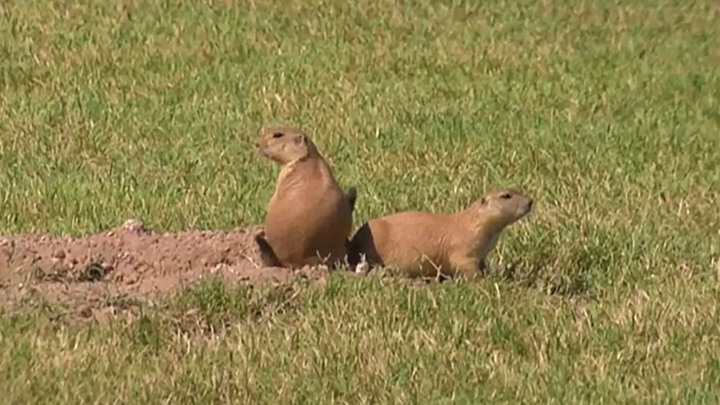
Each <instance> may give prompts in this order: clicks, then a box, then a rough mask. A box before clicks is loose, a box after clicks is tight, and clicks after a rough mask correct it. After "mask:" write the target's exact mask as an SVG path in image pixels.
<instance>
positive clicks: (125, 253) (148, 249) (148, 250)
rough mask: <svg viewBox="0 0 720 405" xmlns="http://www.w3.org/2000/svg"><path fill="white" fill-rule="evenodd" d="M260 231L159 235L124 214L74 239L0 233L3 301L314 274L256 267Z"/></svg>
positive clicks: (137, 293)
mask: <svg viewBox="0 0 720 405" xmlns="http://www.w3.org/2000/svg"><path fill="white" fill-rule="evenodd" d="M261 229H262V228H261V227H258V226H256V227H251V228H245V229H233V230H229V231H184V232H177V233H162V234H159V233H155V232H153V231H152V230H149V229H147V228H146V227H145V226H144V225H143V224H142V223H141V222H139V221H136V220H128V221H126V222H125V223H124V224H123V225H122V226H120V227H118V228H115V229H111V230H109V231H106V232H102V233H99V234H93V235H87V236H83V237H78V238H73V237H69V236H64V237H52V236H49V235H43V234H19V235H12V236H6V237H0V306H2V305H3V304H6V303H7V302H6V301H11V300H12V297H17V296H18V293H22V292H26V293H27V292H28V291H31V292H32V293H33V294H37V293H39V294H40V295H42V296H45V297H48V298H50V299H60V300H61V301H68V300H71V301H77V299H78V298H82V301H83V302H85V303H87V302H91V301H93V300H95V301H103V302H105V301H107V297H112V296H129V297H137V298H149V297H151V296H154V295H156V294H158V293H159V294H162V293H170V292H173V291H176V290H177V289H178V288H179V287H181V286H183V285H186V284H188V283H192V282H196V281H198V280H200V279H202V278H203V277H206V276H208V275H214V276H220V277H223V278H224V279H226V280H228V281H238V282H246V283H251V284H257V283H262V282H266V281H273V280H276V281H287V280H290V279H292V278H293V277H296V276H297V275H298V274H303V275H305V276H308V275H309V276H310V277H312V275H313V274H315V273H318V272H319V270H312V269H303V270H298V271H293V270H290V269H282V268H269V267H261V266H260V265H259V263H260V261H259V254H258V251H257V248H256V247H255V243H254V241H253V237H254V235H255V234H257V233H258V232H260V231H261ZM21 295H22V294H21ZM101 296H103V297H105V298H103V299H99V298H98V297H101Z"/></svg>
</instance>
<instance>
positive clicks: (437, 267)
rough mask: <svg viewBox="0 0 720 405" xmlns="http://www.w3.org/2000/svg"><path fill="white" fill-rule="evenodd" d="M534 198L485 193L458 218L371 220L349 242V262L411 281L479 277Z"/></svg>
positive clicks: (417, 215)
mask: <svg viewBox="0 0 720 405" xmlns="http://www.w3.org/2000/svg"><path fill="white" fill-rule="evenodd" d="M532 206H533V199H532V198H530V197H528V196H526V195H523V194H522V193H520V192H519V191H516V190H511V189H507V190H499V191H494V192H491V193H487V194H486V195H484V196H483V197H481V198H480V199H478V200H476V201H475V202H473V203H472V204H471V205H470V206H469V207H468V208H466V209H464V210H462V211H461V212H458V213H456V214H435V213H429V212H402V213H397V214H392V215H388V216H385V217H382V218H376V219H373V220H371V221H369V222H367V223H365V224H363V226H361V227H360V229H358V231H357V232H356V233H355V235H354V236H353V237H352V239H351V241H350V243H349V248H348V249H349V254H348V255H349V260H348V261H349V263H350V266H351V267H355V266H357V265H358V263H359V262H360V261H361V259H362V258H363V257H364V259H365V260H366V262H367V264H368V265H370V266H377V265H380V266H386V267H391V268H395V269H397V270H400V271H401V272H402V273H405V274H407V275H408V276H410V277H438V276H448V277H452V276H456V275H458V274H464V275H465V276H467V277H469V278H474V277H477V276H480V275H481V274H482V273H483V272H484V271H485V268H486V262H485V260H486V257H487V255H488V254H489V253H490V252H491V251H492V250H493V249H494V248H495V246H496V245H497V242H498V239H499V238H500V235H501V234H502V231H503V230H504V229H505V228H506V227H508V226H509V225H511V224H513V223H515V222H516V221H518V220H520V219H522V218H523V217H525V216H526V215H527V214H528V213H530V211H531V210H532Z"/></svg>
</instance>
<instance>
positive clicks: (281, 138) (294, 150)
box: [255, 127, 318, 165]
mask: <svg viewBox="0 0 720 405" xmlns="http://www.w3.org/2000/svg"><path fill="white" fill-rule="evenodd" d="M255 147H256V148H257V149H258V151H259V152H260V154H262V155H263V156H265V157H267V158H269V159H271V160H273V161H275V162H276V163H278V164H280V165H285V164H288V163H290V162H293V161H296V160H302V159H307V158H311V157H316V156H318V151H317V148H316V147H315V144H314V143H313V141H312V140H311V139H310V137H308V136H307V135H306V134H305V133H304V132H303V131H302V130H301V129H299V128H293V127H273V128H263V129H262V130H261V131H260V136H259V137H258V140H257V142H255Z"/></svg>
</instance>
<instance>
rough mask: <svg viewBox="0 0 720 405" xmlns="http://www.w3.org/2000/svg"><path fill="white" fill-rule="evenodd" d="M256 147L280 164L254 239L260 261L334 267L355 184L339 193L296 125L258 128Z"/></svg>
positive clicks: (347, 225)
mask: <svg viewBox="0 0 720 405" xmlns="http://www.w3.org/2000/svg"><path fill="white" fill-rule="evenodd" d="M256 147H257V149H258V151H259V153H260V154H261V155H263V156H265V157H267V158H268V159H270V160H272V161H274V162H275V163H277V164H278V165H279V166H280V174H279V175H278V178H277V182H276V187H275V193H274V194H273V196H272V198H271V199H270V203H269V205H268V210H267V215H266V217H265V231H264V232H263V233H262V234H259V235H256V237H255V241H256V243H257V246H258V249H259V250H260V257H261V259H262V261H263V264H264V265H266V266H277V267H302V266H304V265H311V266H312V265H317V264H323V263H324V264H327V265H328V266H330V267H334V266H335V265H337V264H338V262H342V261H344V260H345V257H346V244H347V242H348V238H349V236H350V231H351V228H352V212H353V209H354V206H355V200H356V198H357V192H356V190H355V188H354V187H351V188H350V189H349V190H348V192H347V194H343V192H342V190H341V189H340V187H339V186H338V184H337V181H336V180H335V177H334V176H333V173H332V170H331V169H330V167H329V165H328V164H327V162H326V161H325V160H324V159H323V158H322V156H321V155H320V153H319V152H318V150H317V147H316V146H315V144H314V143H313V141H312V140H311V139H310V137H308V136H307V135H306V134H305V133H303V131H301V130H300V129H298V128H291V127H275V128H267V129H263V130H262V131H261V133H260V137H259V138H258V140H257V142H256Z"/></svg>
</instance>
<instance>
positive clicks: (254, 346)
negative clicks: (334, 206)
mask: <svg viewBox="0 0 720 405" xmlns="http://www.w3.org/2000/svg"><path fill="white" fill-rule="evenodd" d="M718 27H720V6H718V3H717V2H714V1H710V0H706V1H700V0H692V1H685V2H683V1H679V0H668V1H659V0H657V1H640V0H627V1H605V0H602V1H597V2H588V1H577V2H571V1H569V0H566V1H528V0H518V1H515V2H509V1H504V0H491V1H485V2H480V1H477V2H473V1H469V0H466V1H462V0H448V1H444V2H441V1H431V0H419V1H415V2H410V1H400V0H395V1H393V0H388V1H380V0H368V1H359V2H356V3H352V2H343V1H339V0H325V1H323V2H318V1H316V2H310V1H305V2H300V1H289V2H279V1H270V0H253V1H249V2H233V1H217V2H212V1H208V2H189V1H187V2H179V1H154V0H150V1H144V2H139V1H130V0H126V1H122V0H111V1H99V0H76V1H72V0H67V1H58V2H51V3H38V2H30V1H27V0H19V1H13V2H4V3H2V5H0V233H4V234H7V233H15V232H28V231H41V232H51V233H53V234H62V233H70V234H84V233H88V232H96V231H99V230H104V229H107V228H109V227H115V226H118V225H120V224H121V223H122V222H123V221H125V220H126V219H128V218H138V219H141V220H143V221H144V222H145V223H146V224H148V225H149V226H150V227H152V228H155V229H159V230H168V231H172V230H180V229H188V228H203V229H228V228H232V227H236V226H245V225H250V224H256V223H261V222H262V220H263V216H264V208H265V204H266V203H267V201H268V200H269V198H270V195H271V193H272V191H273V186H272V183H273V181H274V177H275V175H276V173H277V171H276V168H274V167H273V166H272V165H271V164H270V163H269V162H268V161H263V160H262V159H260V158H259V157H258V156H257V155H256V154H255V153H254V151H253V148H252V143H253V140H254V138H255V136H256V135H257V132H258V130H259V128H260V127H261V126H264V125H273V124H291V125H297V126H301V127H303V128H304V129H306V130H307V131H308V133H310V134H311V136H313V138H314V139H315V141H316V143H317V144H318V146H319V148H320V149H321V152H322V153H323V154H324V155H325V156H326V157H327V158H328V160H330V161H331V163H332V164H333V166H334V168H335V172H336V176H337V177H338V179H339V181H340V182H341V183H342V185H343V187H347V186H349V185H355V186H356V187H357V188H358V192H359V198H358V203H357V208H356V216H355V222H356V225H359V224H360V223H361V222H363V221H365V220H367V219H369V218H372V217H376V216H380V215H384V214H387V213H391V212H395V211H402V210H409V209H417V210H427V211H448V212H449V211H454V210H458V209H460V208H461V207H463V206H465V205H467V204H469V203H470V202H471V201H472V200H473V199H475V198H477V197H478V196H479V195H480V194H482V193H483V192H484V191H486V190H489V189H493V188H505V187H513V188H518V189H522V190H523V191H525V192H526V193H528V194H530V195H532V196H533V197H535V198H536V200H537V205H536V211H535V213H534V215H533V216H532V217H531V218H529V220H528V221H525V222H524V223H523V224H519V225H517V226H514V227H513V228H512V229H511V230H509V231H508V232H507V233H506V234H505V236H504V237H503V239H502V241H501V243H500V245H499V246H498V249H497V251H496V252H495V253H494V255H493V256H492V260H493V261H494V262H499V263H502V264H504V265H508V266H510V267H511V268H513V269H515V270H516V271H515V273H514V274H513V275H512V277H502V276H501V275H498V274H495V275H493V276H492V277H491V278H490V279H489V280H488V281H487V282H484V283H482V284H480V285H470V284H466V283H444V284H441V285H428V286H424V287H417V286H416V287H411V286H409V285H406V284H404V283H400V282H397V283H395V282H391V283H385V282H381V281H379V280H375V279H368V280H356V279H345V278H342V277H335V276H334V277H331V278H330V280H329V282H328V284H327V285H326V286H325V288H324V289H318V288H317V287H313V286H309V285H305V284H302V283H298V284H295V285H293V286H292V289H293V291H294V292H293V293H291V294H290V295H287V294H288V293H287V292H284V290H272V289H271V290H259V291H255V290H252V291H251V290H244V289H239V290H236V289H229V288H228V289H225V287H223V286H222V285H218V284H216V283H211V284H208V285H205V286H202V287H199V288H197V289H195V290H190V291H187V292H185V293H184V295H183V296H182V297H180V298H177V299H175V300H171V301H168V302H165V303H163V304H162V305H160V306H159V307H157V308H148V309H145V311H146V313H145V317H144V318H142V319H143V320H142V321H136V322H134V323H131V324H130V326H125V324H124V323H123V324H122V325H121V324H117V325H116V324H113V325H111V326H106V327H94V326H93V327H89V326H82V325H76V324H73V323H71V322H64V321H63V320H62V317H60V318H58V317H57V316H48V311H50V312H52V311H54V310H52V309H42V308H35V307H29V308H28V309H27V310H26V311H22V312H18V313H12V314H11V313H5V314H3V315H2V318H1V319H0V392H2V393H3V395H0V398H2V402H8V403H10V402H12V403H32V402H50V401H52V402H53V403H55V402H57V403H77V402H78V401H79V400H84V401H86V402H100V403H108V402H111V401H113V400H115V399H117V400H120V401H122V402H126V403H138V402H142V401H141V400H146V401H148V402H149V403H157V402H161V401H164V400H169V401H170V402H176V403H177V402H209V401H213V400H215V401H230V400H233V401H236V402H239V403H253V402H266V403H278V402H280V403H319V402H322V403H326V402H331V401H333V400H334V401H335V402H343V403H371V402H372V403H378V402H380V403H389V402H398V403H451V402H452V403H478V402H480V401H489V402H506V403H508V402H509V403H519V402H524V403H548V402H552V403H578V402H586V403H587V402H593V403H596V402H605V403H611V402H613V403H614V402H623V403H653V404H655V403H717V402H718V395H719V394H718V390H719V389H720V330H718V328H719V327H720V326H719V325H720V324H719V323H718V319H719V318H718V316H719V315H718V313H717V312H718V311H717V305H718V303H717V302H718V293H719V292H720V291H719V290H720V257H719V256H720V252H719V251H720V178H719V176H720V28H718ZM281 304H282V305H281ZM189 308H197V309H198V310H199V312H198V313H196V314H195V315H192V317H194V318H197V319H195V320H193V321H187V320H186V319H185V318H186V317H185V315H184V314H186V313H187V311H188V310H189ZM190 312H191V313H193V311H190ZM188 325H190V326H188ZM192 325H195V326H192ZM198 325H199V326H198ZM208 325H213V327H212V328H210V327H209V326H208ZM191 326H192V327H191ZM201 326H202V327H201ZM78 398H79V399H78ZM241 399H245V401H242V400H241Z"/></svg>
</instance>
